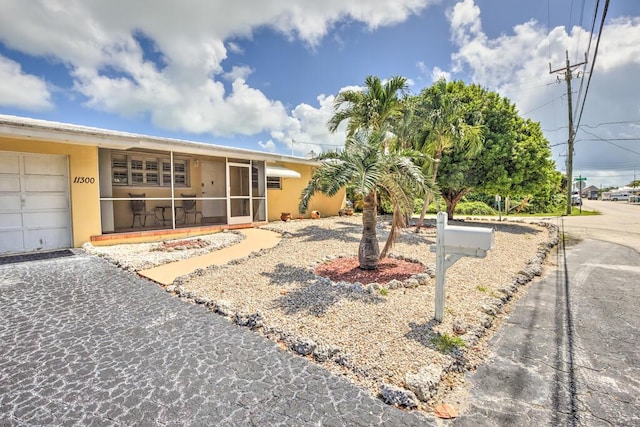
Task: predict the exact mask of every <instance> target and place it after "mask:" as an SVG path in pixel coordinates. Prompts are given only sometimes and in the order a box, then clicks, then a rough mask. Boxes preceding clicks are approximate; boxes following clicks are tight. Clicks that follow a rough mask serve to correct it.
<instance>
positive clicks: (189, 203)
mask: <svg viewBox="0 0 640 427" xmlns="http://www.w3.org/2000/svg"><path fill="white" fill-rule="evenodd" d="M180 195H181V196H182V197H193V199H184V200H183V201H182V211H183V215H184V223H185V225H186V224H187V219H188V216H187V215H193V223H194V224H197V223H198V215H200V221H202V212H201V211H199V210H198V208H197V206H196V199H195V197H196V195H195V194H180Z"/></svg>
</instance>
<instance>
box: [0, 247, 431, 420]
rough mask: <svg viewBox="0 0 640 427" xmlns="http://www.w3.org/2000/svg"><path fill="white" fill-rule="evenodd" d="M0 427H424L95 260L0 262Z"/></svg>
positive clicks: (265, 342)
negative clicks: (343, 426) (179, 426)
mask: <svg viewBox="0 0 640 427" xmlns="http://www.w3.org/2000/svg"><path fill="white" fill-rule="evenodd" d="M0 310H1V312H2V316H1V317H0V319H1V321H0V425H2V426H12V425H16V426H18V425H20V426H23V425H79V424H80V425H122V426H125V425H126V426H130V425H207V426H211V425H216V426H218V425H219V426H236V425H269V426H271V425H361V426H365V425H366V426H368V425H392V426H396V425H429V424H430V422H431V421H430V420H429V419H427V418H426V417H424V416H423V415H421V414H419V413H412V412H407V411H401V410H398V409H396V408H393V407H391V406H388V405H385V404H384V403H382V402H381V401H380V400H377V399H375V398H374V397H372V396H371V395H370V394H369V393H368V392H366V391H364V390H361V389H359V388H357V387H355V386H354V385H352V384H351V383H350V382H348V381H346V380H345V379H342V378H340V377H337V376H334V375H331V374H329V373H328V372H327V371H325V370H323V369H322V368H321V367H318V366H316V365H314V364H312V363H309V362H307V361H306V360H305V359H303V358H301V357H298V356H293V355H291V354H289V353H286V352H284V351H282V350H280V349H279V348H278V347H277V346H276V345H275V344H274V343H272V342H270V341H268V340H266V339H264V338H262V337H260V336H258V335H257V334H255V333H252V332H251V331H249V330H247V329H244V328H240V327H237V326H235V325H232V324H231V323H229V322H228V321H227V320H224V319H223V318H222V317H220V316H218V315H216V314H213V313H211V312H210V311H207V310H206V309H204V308H203V307H201V306H196V305H191V304H188V303H185V302H183V301H180V300H178V299H176V298H174V297H171V296H169V295H168V294H166V293H165V292H163V290H162V289H161V288H160V287H158V286H157V285H155V284H153V283H151V282H149V281H147V280H144V279H141V278H138V277H136V276H134V275H132V274H130V273H126V272H123V271H121V270H119V269H118V268H116V267H113V266H112V265H110V264H108V263H106V262H104V261H103V260H101V259H99V258H96V257H92V256H88V255H85V254H82V253H79V252H78V253H76V254H75V255H73V256H67V257H61V258H55V259H49V260H41V261H30V262H23V263H15V264H6V265H0Z"/></svg>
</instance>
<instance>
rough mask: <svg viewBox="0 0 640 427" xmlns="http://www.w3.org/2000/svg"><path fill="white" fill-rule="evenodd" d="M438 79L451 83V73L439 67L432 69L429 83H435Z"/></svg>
mask: <svg viewBox="0 0 640 427" xmlns="http://www.w3.org/2000/svg"><path fill="white" fill-rule="evenodd" d="M440 79H445V80H446V81H451V73H450V72H448V71H444V70H441V69H440V67H433V70H432V71H431V81H432V82H435V81H438V80H440Z"/></svg>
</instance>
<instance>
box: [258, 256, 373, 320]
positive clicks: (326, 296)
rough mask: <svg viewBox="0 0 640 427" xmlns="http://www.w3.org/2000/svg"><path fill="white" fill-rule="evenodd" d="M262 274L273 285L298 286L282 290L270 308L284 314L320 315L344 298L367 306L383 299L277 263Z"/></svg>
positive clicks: (303, 270)
mask: <svg viewBox="0 0 640 427" xmlns="http://www.w3.org/2000/svg"><path fill="white" fill-rule="evenodd" d="M262 275H263V276H266V277H269V278H270V279H271V284H272V285H274V286H278V285H284V284H292V283H297V284H298V285H299V286H298V288H296V289H294V290H286V291H283V293H282V295H281V296H280V297H277V298H276V299H275V300H274V305H273V308H279V309H281V310H283V311H284V312H285V313H286V314H295V313H299V312H307V313H309V314H311V315H313V316H320V315H322V314H324V313H326V312H327V311H329V309H330V308H331V307H332V306H334V305H335V304H337V303H338V302H340V301H342V300H345V299H347V300H351V301H359V302H363V303H367V304H380V303H382V302H384V298H381V297H379V296H375V295H371V294H368V293H364V292H355V291H352V290H350V289H348V288H345V287H342V286H336V285H334V284H332V283H330V282H327V280H326V279H324V278H321V277H318V276H316V275H315V274H313V273H311V272H309V271H308V270H307V269H304V268H298V267H293V266H290V265H285V264H279V265H278V266H277V267H276V270H275V271H274V272H273V273H262Z"/></svg>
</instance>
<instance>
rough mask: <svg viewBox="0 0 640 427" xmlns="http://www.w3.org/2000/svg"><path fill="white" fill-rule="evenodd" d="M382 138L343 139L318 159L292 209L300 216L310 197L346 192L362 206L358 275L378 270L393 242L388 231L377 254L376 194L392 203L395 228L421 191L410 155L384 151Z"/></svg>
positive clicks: (380, 134) (374, 134)
mask: <svg viewBox="0 0 640 427" xmlns="http://www.w3.org/2000/svg"><path fill="white" fill-rule="evenodd" d="M385 138H386V130H379V131H364V130H363V131H359V132H357V133H356V134H355V135H353V136H351V137H349V138H347V141H346V142H345V146H344V150H343V151H341V152H339V153H335V152H333V153H327V154H325V155H321V156H319V157H318V159H319V160H322V164H321V166H320V167H319V168H318V169H316V170H315V171H314V173H313V175H312V177H311V180H310V181H309V184H307V187H306V188H305V189H304V190H303V191H302V195H301V198H300V204H299V205H298V210H299V211H300V213H304V212H306V211H307V208H308V206H309V201H310V200H311V197H312V196H313V195H314V194H315V193H318V192H320V193H323V194H326V195H328V196H333V195H335V194H336V193H337V192H338V191H339V190H340V189H342V188H344V187H346V186H349V185H350V186H352V188H353V189H354V191H355V193H356V195H359V196H362V198H363V201H364V208H363V213H362V238H361V239H360V246H359V249H358V261H359V263H360V268H361V269H363V270H374V269H376V268H377V267H378V261H379V259H380V258H383V257H384V256H386V253H387V251H388V250H389V249H390V248H391V245H392V244H393V238H394V237H395V232H394V231H393V229H394V227H392V231H391V232H390V233H389V238H388V239H387V244H386V245H385V248H384V250H383V252H382V254H381V253H380V249H379V246H378V239H377V235H376V215H377V196H378V194H380V193H382V194H384V195H386V196H387V197H389V198H390V199H391V200H392V202H393V205H394V224H395V222H396V221H397V220H398V218H402V214H403V213H404V212H406V210H407V209H413V195H414V194H416V193H417V194H422V193H424V191H425V188H424V187H425V181H424V175H423V174H422V171H421V170H420V168H419V167H417V166H416V165H415V164H414V163H413V161H412V158H413V153H410V152H400V151H392V152H390V151H389V150H385V149H384V143H385Z"/></svg>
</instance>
